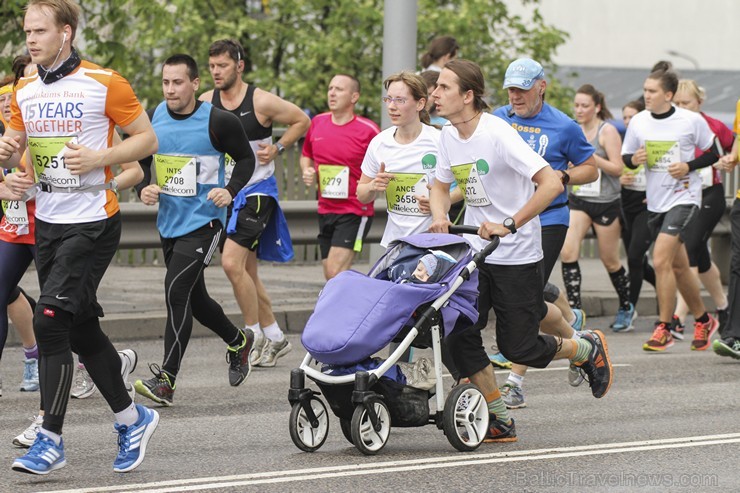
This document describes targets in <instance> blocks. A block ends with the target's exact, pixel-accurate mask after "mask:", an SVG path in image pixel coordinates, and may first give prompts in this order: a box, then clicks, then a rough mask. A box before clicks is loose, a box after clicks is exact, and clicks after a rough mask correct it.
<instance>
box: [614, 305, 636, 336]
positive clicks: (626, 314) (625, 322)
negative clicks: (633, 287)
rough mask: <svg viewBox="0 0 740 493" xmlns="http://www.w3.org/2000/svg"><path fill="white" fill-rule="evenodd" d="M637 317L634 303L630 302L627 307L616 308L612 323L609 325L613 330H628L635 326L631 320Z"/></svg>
mask: <svg viewBox="0 0 740 493" xmlns="http://www.w3.org/2000/svg"><path fill="white" fill-rule="evenodd" d="M636 318H637V310H635V305H633V304H632V303H630V307H629V308H620V309H619V310H617V316H616V317H615V318H614V323H613V324H612V325H611V327H612V330H613V331H614V332H629V331H631V330H633V329H634V328H635V326H634V324H633V323H632V322H634V321H635V319H636Z"/></svg>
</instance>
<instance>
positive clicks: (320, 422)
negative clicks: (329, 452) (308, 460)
mask: <svg viewBox="0 0 740 493" xmlns="http://www.w3.org/2000/svg"><path fill="white" fill-rule="evenodd" d="M308 404H309V406H311V410H312V411H313V414H314V415H315V416H316V422H315V423H314V424H315V425H316V426H312V424H311V420H310V418H309V417H308V415H307V413H306V410H305V409H303V406H301V403H300V402H296V403H295V404H293V408H292V409H291V410H290V425H289V428H290V438H291V439H292V440H293V443H295V446H296V447H298V448H299V449H301V450H303V451H304V452H313V451H315V450H318V449H319V448H321V446H322V445H323V444H324V442H325V441H326V437H327V436H329V414H328V413H327V410H326V405H325V404H324V403H323V402H322V401H321V399H319V398H318V397H311V400H310V401H309V402H308Z"/></svg>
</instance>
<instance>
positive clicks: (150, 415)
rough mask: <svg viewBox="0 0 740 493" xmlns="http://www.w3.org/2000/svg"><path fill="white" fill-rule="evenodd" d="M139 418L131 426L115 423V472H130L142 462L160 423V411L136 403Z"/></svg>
mask: <svg viewBox="0 0 740 493" xmlns="http://www.w3.org/2000/svg"><path fill="white" fill-rule="evenodd" d="M136 410H137V411H139V419H138V420H137V421H136V423H134V424H132V425H131V426H126V425H119V424H118V423H116V424H115V425H113V426H114V427H115V428H116V431H117V432H118V457H116V460H115V461H114V462H113V470H114V471H115V472H129V471H132V470H134V469H136V468H137V467H139V464H141V463H142V461H143V460H144V455H145V454H146V444H147V443H149V439H150V438H151V437H152V434H153V433H154V430H156V429H157V425H158V424H159V413H158V412H157V411H155V410H153V409H149V408H148V407H144V406H142V405H141V404H136Z"/></svg>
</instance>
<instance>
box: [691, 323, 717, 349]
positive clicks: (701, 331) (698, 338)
mask: <svg viewBox="0 0 740 493" xmlns="http://www.w3.org/2000/svg"><path fill="white" fill-rule="evenodd" d="M707 316H708V317H709V321H708V322H707V323H705V324H703V323H701V322H695V323H694V340H693V341H691V350H692V351H704V350H705V349H707V348H708V347H709V340H710V339H711V338H712V336H713V335H714V333H715V332H717V328H719V321H718V320H717V319H716V318H714V317H713V316H711V315H707Z"/></svg>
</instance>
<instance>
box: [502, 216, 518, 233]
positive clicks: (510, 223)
mask: <svg viewBox="0 0 740 493" xmlns="http://www.w3.org/2000/svg"><path fill="white" fill-rule="evenodd" d="M503 224H504V228H506V229H508V230H509V231H511V234H514V233H516V221H514V218H513V217H507V218H506V219H504V223H503Z"/></svg>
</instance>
